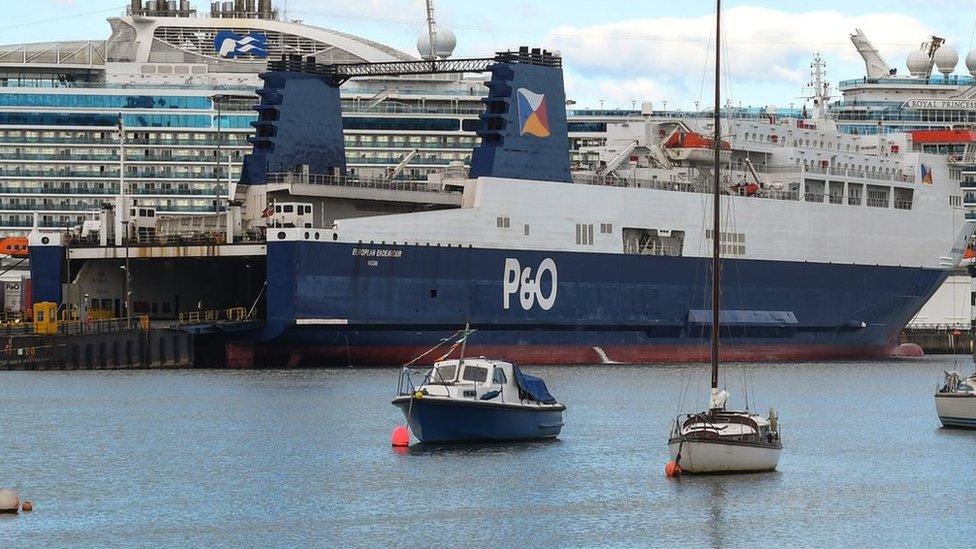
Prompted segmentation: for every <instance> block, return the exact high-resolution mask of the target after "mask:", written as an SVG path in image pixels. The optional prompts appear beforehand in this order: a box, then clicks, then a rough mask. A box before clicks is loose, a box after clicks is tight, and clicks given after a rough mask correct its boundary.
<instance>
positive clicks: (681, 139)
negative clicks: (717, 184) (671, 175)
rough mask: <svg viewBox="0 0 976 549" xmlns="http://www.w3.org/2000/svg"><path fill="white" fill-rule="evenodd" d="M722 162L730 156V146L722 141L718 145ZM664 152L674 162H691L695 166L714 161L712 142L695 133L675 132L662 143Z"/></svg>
mask: <svg viewBox="0 0 976 549" xmlns="http://www.w3.org/2000/svg"><path fill="white" fill-rule="evenodd" d="M719 148H720V149H721V151H722V152H721V154H722V162H727V161H728V160H729V159H730V158H731V155H732V145H730V144H729V142H728V141H722V142H721V144H720V145H719ZM664 152H665V154H666V155H667V156H668V158H669V159H671V160H673V161H675V162H691V163H695V164H706V163H707V164H711V163H712V162H714V161H715V156H714V155H715V150H714V148H713V145H712V140H711V139H709V138H707V137H705V136H703V135H701V134H700V133H695V132H675V133H673V134H671V137H669V138H668V140H667V141H665V143H664Z"/></svg>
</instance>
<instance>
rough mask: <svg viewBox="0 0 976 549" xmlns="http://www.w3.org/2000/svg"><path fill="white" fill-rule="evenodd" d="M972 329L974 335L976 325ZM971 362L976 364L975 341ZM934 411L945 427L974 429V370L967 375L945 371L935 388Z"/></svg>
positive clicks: (975, 399)
mask: <svg viewBox="0 0 976 549" xmlns="http://www.w3.org/2000/svg"><path fill="white" fill-rule="evenodd" d="M973 329H974V332H973V335H974V336H976V327H974V328H973ZM973 364H974V365H976V343H974V344H973ZM935 411H936V413H937V414H939V421H941V422H942V425H943V426H945V427H961V428H966V429H976V371H974V372H973V374H972V375H971V376H969V377H964V376H963V374H961V373H959V372H955V371H953V372H945V381H944V382H943V384H942V386H941V387H939V388H937V389H936V390H935Z"/></svg>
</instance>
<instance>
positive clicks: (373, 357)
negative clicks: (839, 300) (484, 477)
mask: <svg viewBox="0 0 976 549" xmlns="http://www.w3.org/2000/svg"><path fill="white" fill-rule="evenodd" d="M894 349H895V346H894V345H886V346H874V347H850V346H826V345H820V346H812V347H799V346H791V345H749V346H728V347H722V351H721V354H722V360H725V361H729V362H797V361H809V360H843V359H854V360H864V359H871V358H888V357H890V356H892V352H893V351H894ZM427 351H428V349H426V348H420V347H346V346H333V347H315V348H289V349H283V348H274V347H272V348H266V347H265V348H262V347H259V348H254V347H252V346H250V345H242V344H228V345H227V362H228V366H230V367H236V368H253V367H258V368H262V367H266V368H267V367H271V368H280V367H343V366H345V367H349V366H352V367H391V366H400V365H403V364H407V363H409V362H411V361H413V360H414V359H415V358H416V357H418V356H420V355H423V354H424V353H427ZM465 356H471V357H475V356H488V357H496V358H504V359H506V360H511V361H513V362H515V363H517V364H532V365H539V366H554V365H592V364H669V363H670V364H674V363H698V362H707V361H708V360H709V349H708V348H707V347H706V348H701V347H686V346H660V345H655V346H621V347H583V346H578V347H577V346H570V347H567V346H539V345H534V346H520V345H504V346H483V345H469V346H468V348H467V350H466V351H465ZM457 357H458V352H457V351H455V352H454V353H453V354H452V355H451V357H450V358H457ZM442 358H447V357H444V356H443V355H442V354H438V353H437V351H434V352H432V353H427V354H426V355H425V356H424V357H423V358H422V359H420V360H419V361H416V362H414V364H417V365H423V364H430V363H432V362H434V361H435V360H439V359H442Z"/></svg>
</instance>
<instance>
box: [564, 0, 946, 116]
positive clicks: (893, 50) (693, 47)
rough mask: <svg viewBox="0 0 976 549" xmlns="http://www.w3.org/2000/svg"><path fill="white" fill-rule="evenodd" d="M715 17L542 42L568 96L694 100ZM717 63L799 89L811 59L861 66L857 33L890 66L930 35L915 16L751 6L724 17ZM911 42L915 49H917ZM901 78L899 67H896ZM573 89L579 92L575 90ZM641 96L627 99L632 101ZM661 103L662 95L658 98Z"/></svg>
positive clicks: (736, 76)
mask: <svg viewBox="0 0 976 549" xmlns="http://www.w3.org/2000/svg"><path fill="white" fill-rule="evenodd" d="M714 25H715V19H714V16H713V15H711V14H709V15H705V16H701V17H686V18H679V17H658V18H649V19H633V20H627V21H620V22H614V23H608V24H601V25H594V26H562V27H558V28H556V29H554V30H553V31H552V32H551V33H550V34H549V36H548V37H547V40H546V41H547V43H548V44H549V45H551V46H552V47H554V48H556V49H558V50H560V51H561V52H562V54H563V57H564V58H565V59H566V64H567V66H568V67H570V68H571V70H572V71H573V72H574V73H576V74H577V75H585V77H583V76H577V77H575V78H572V79H571V78H569V77H567V84H568V85H567V87H568V88H569V90H570V93H571V94H574V95H576V94H579V95H581V96H588V94H589V93H591V92H594V91H595V92H602V93H603V94H604V95H598V96H596V97H606V98H607V99H611V98H620V99H624V98H625V96H627V95H628V94H633V93H637V92H644V94H643V95H644V96H646V95H656V94H661V93H665V92H667V93H670V94H672V95H671V98H672V99H678V98H681V97H684V98H687V97H689V96H691V97H692V99H691V101H686V103H691V102H693V101H694V99H696V98H698V97H699V95H700V90H702V88H704V90H705V94H704V95H705V97H708V96H710V93H709V92H708V90H709V86H711V84H710V82H711V80H710V76H711V73H712V71H713V70H714V69H713V68H708V67H709V65H710V63H711V61H712V59H713V57H712V52H711V50H712V49H713V48H714V46H713V44H714V42H713V40H714ZM723 27H724V28H723V39H724V41H725V45H726V48H725V49H724V53H723V55H724V56H725V58H724V60H723V65H725V66H726V70H727V71H729V73H730V74H731V77H732V78H731V79H732V80H733V81H734V82H736V83H742V84H747V85H748V86H749V87H750V88H754V87H755V86H757V85H759V86H761V85H766V84H776V85H782V84H789V85H790V87H791V89H798V87H799V86H800V85H802V83H803V82H804V81H805V80H806V78H807V74H808V71H809V63H810V58H811V55H812V54H813V53H814V52H820V53H822V54H824V56H825V57H826V58H827V59H828V61H830V60H834V61H841V62H843V63H848V64H854V63H860V57H859V56H858V54H857V51H856V50H855V49H854V47H853V46H852V45H851V43H850V40H849V34H850V33H851V32H853V31H854V29H856V28H861V29H863V30H864V32H865V33H867V35H868V36H869V37H870V39H871V40H872V41H873V42H874V44H875V46H876V47H878V49H879V50H880V51H881V53H882V55H884V56H885V57H886V58H887V59H888V60H889V63H890V64H891V65H892V67H901V66H902V65H903V64H904V62H903V61H904V59H905V55H906V54H907V53H908V52H909V51H910V50H912V49H914V48H917V47H918V44H920V43H921V42H922V41H923V40H924V39H925V38H926V37H928V36H930V35H931V33H930V32H929V31H928V29H927V27H926V26H925V25H923V24H922V23H921V22H919V21H918V20H916V19H915V18H913V17H911V16H908V15H902V14H895V13H875V14H865V15H860V16H851V15H845V14H842V13H839V12H837V11H809V12H804V13H788V12H784V11H781V10H776V9H770V8H761V7H754V6H738V7H734V8H730V9H728V10H725V11H724V12H723ZM916 42H917V43H916ZM902 72H904V69H902ZM576 86H579V88H577V87H576ZM638 98H641V99H642V98H644V97H643V96H638V97H633V96H631V97H626V100H627V101H628V102H629V100H630V99H638ZM664 99H667V97H664Z"/></svg>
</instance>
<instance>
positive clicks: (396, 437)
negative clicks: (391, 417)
mask: <svg viewBox="0 0 976 549" xmlns="http://www.w3.org/2000/svg"><path fill="white" fill-rule="evenodd" d="M390 444H392V445H393V446H410V431H409V430H408V429H407V426H406V425H397V426H396V427H394V428H393V434H392V435H390Z"/></svg>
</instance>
